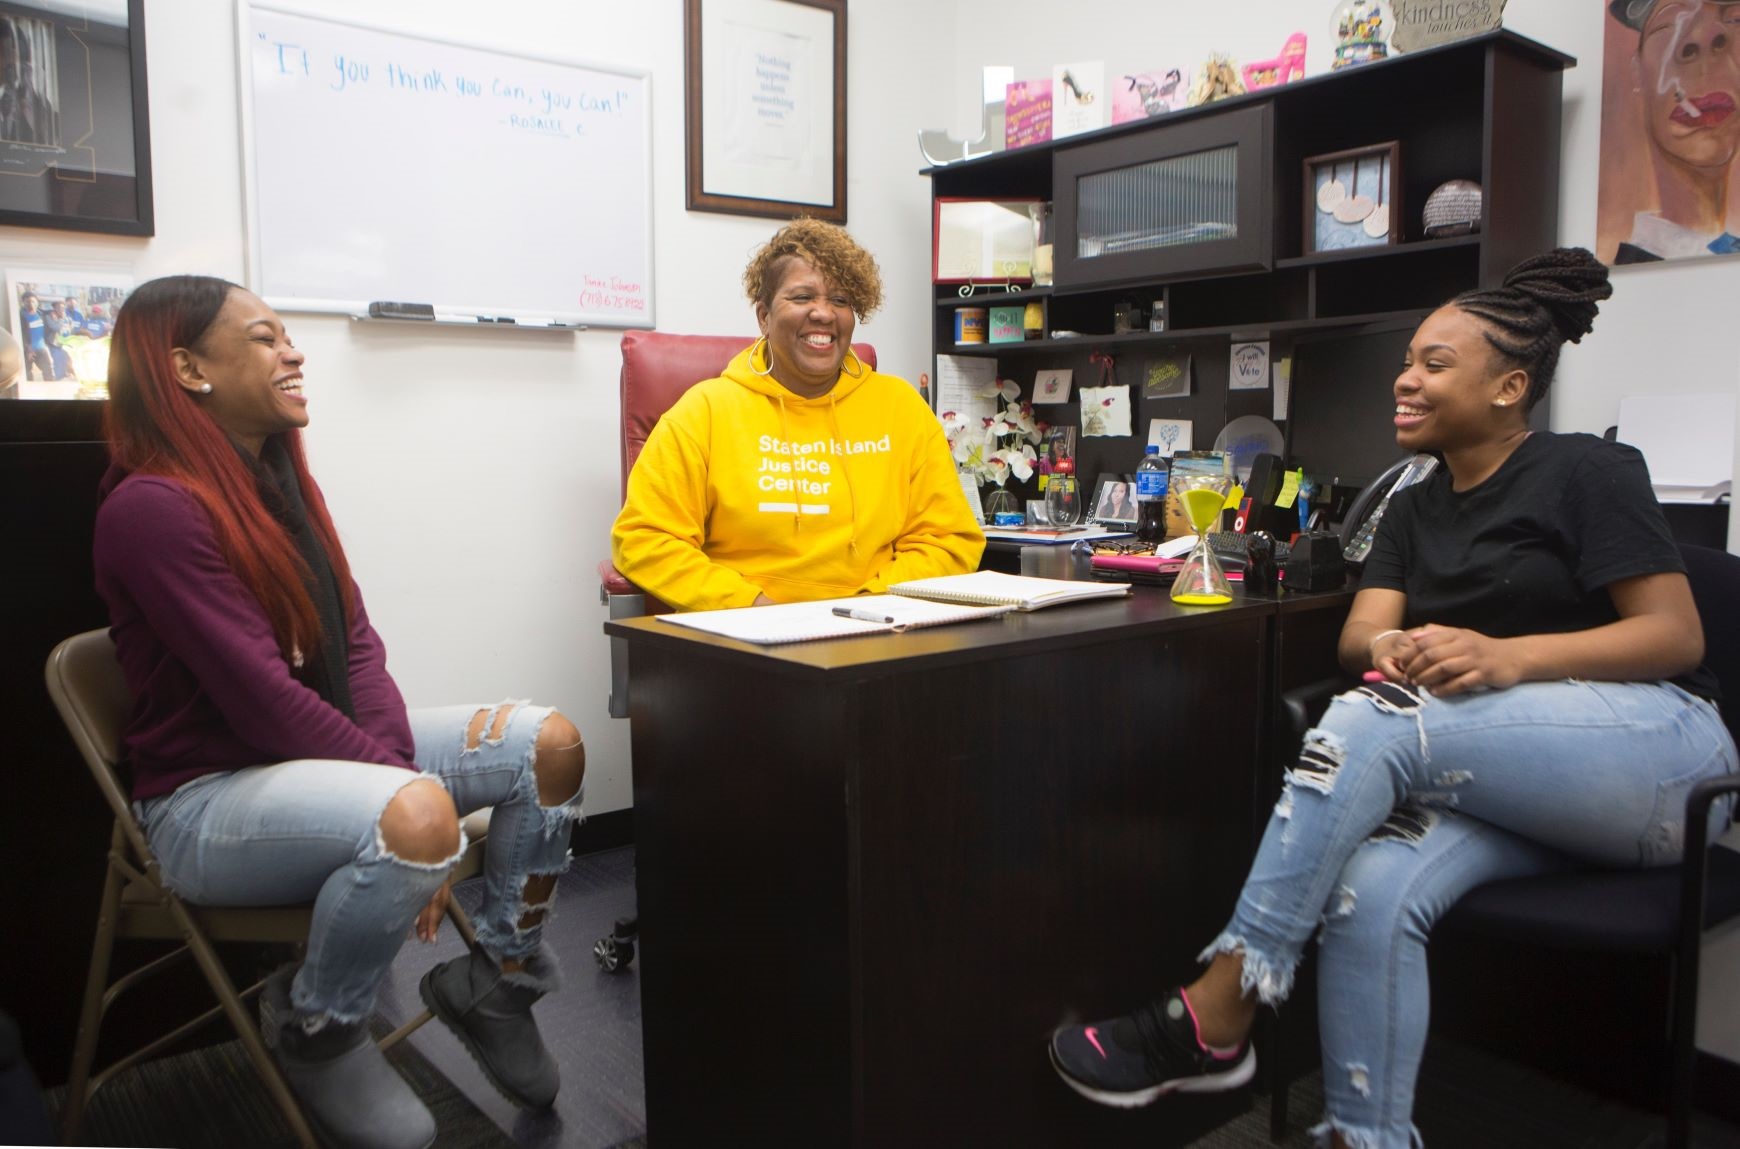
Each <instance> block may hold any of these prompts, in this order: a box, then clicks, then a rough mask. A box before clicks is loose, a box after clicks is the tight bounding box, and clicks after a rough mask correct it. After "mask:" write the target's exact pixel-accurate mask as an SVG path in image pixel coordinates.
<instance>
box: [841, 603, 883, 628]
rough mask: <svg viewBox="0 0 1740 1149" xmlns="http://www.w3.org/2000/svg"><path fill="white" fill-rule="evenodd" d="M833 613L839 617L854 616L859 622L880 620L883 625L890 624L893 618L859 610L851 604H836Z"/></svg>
mask: <svg viewBox="0 0 1740 1149" xmlns="http://www.w3.org/2000/svg"><path fill="white" fill-rule="evenodd" d="M834 613H835V614H837V615H839V616H840V617H841V618H855V619H857V620H858V621H859V622H880V623H882V624H884V625H892V624H893V622H894V619H893V618H892V617H890V616H889V615H886V614H876V613H874V612H872V611H868V610H859V609H858V608H857V607H851V606H837V607H835V608H834Z"/></svg>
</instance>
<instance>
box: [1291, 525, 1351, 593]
mask: <svg viewBox="0 0 1740 1149" xmlns="http://www.w3.org/2000/svg"><path fill="white" fill-rule="evenodd" d="M1346 581H1347V560H1346V559H1344V558H1342V557H1341V540H1340V539H1339V538H1337V537H1336V536H1335V535H1332V534H1329V533H1327V532H1319V531H1313V532H1311V533H1310V534H1305V535H1300V536H1299V537H1298V538H1296V539H1294V540H1293V549H1292V550H1291V551H1289V552H1288V553H1287V567H1286V581H1285V582H1283V583H1282V584H1281V585H1282V586H1284V587H1285V588H1286V589H1287V590H1339V589H1340V588H1341V585H1342V584H1343V583H1345V582H1346Z"/></svg>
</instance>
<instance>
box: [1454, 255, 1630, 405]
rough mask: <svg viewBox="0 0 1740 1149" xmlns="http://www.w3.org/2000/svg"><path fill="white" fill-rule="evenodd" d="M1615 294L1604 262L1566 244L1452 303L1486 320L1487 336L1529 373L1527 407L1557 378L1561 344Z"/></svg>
mask: <svg viewBox="0 0 1740 1149" xmlns="http://www.w3.org/2000/svg"><path fill="white" fill-rule="evenodd" d="M1612 294H1613V287H1612V285H1611V284H1609V283H1608V282H1607V266H1606V265H1605V264H1603V263H1602V262H1601V261H1600V260H1598V259H1596V258H1595V256H1594V255H1593V254H1591V253H1590V252H1589V251H1588V249H1586V248H1581V247H1561V248H1557V249H1555V250H1553V251H1549V252H1547V253H1546V254H1544V255H1537V256H1534V257H1533V258H1531V259H1525V260H1523V261H1522V262H1521V263H1519V264H1517V265H1516V266H1515V267H1513V268H1511V269H1510V272H1509V274H1507V275H1506V276H1505V277H1504V282H1503V283H1502V284H1500V285H1499V286H1498V287H1493V288H1484V289H1479V290H1475V291H1464V292H1463V293H1462V294H1461V295H1458V296H1457V297H1456V298H1454V299H1452V300H1451V301H1450V305H1451V306H1453V307H1456V308H1458V309H1460V310H1462V311H1465V312H1467V313H1468V314H1470V315H1473V316H1475V317H1476V318H1478V319H1481V320H1483V321H1484V326H1485V328H1486V333H1485V334H1486V341H1487V342H1488V343H1490V344H1491V345H1492V347H1493V349H1494V350H1496V351H1497V352H1498V353H1499V354H1500V355H1502V356H1504V358H1505V360H1506V361H1507V362H1508V363H1509V364H1510V365H1511V366H1513V367H1517V368H1521V369H1522V370H1523V371H1525V372H1527V373H1528V376H1529V389H1528V394H1527V395H1526V396H1525V397H1524V399H1523V402H1522V408H1523V410H1525V411H1527V410H1529V409H1530V408H1532V407H1533V406H1534V405H1535V404H1536V403H1538V402H1540V400H1541V397H1542V396H1543V395H1545V394H1546V391H1547V388H1548V386H1550V385H1551V384H1552V381H1553V372H1554V371H1555V369H1556V368H1557V367H1558V364H1559V348H1560V347H1561V346H1562V345H1563V344H1565V343H1567V342H1569V343H1578V342H1581V341H1582V338H1583V336H1585V335H1587V334H1589V332H1590V331H1591V330H1593V328H1594V326H1595V315H1596V312H1597V311H1599V310H1600V308H1599V306H1598V304H1599V302H1600V301H1601V300H1603V299H1606V298H1608V297H1609V296H1611V295H1612Z"/></svg>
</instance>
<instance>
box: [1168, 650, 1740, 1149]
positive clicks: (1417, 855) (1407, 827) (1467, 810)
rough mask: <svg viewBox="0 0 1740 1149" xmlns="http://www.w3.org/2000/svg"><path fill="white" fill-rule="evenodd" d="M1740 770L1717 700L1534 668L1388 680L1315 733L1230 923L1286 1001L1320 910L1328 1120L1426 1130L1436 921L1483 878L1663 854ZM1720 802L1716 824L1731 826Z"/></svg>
mask: <svg viewBox="0 0 1740 1149" xmlns="http://www.w3.org/2000/svg"><path fill="white" fill-rule="evenodd" d="M1735 769H1736V758H1735V749H1734V744H1733V741H1732V740H1731V739H1730V738H1729V735H1728V731H1727V728H1726V727H1725V726H1724V725H1723V723H1722V719H1721V716H1720V715H1719V714H1718V712H1717V710H1716V707H1715V706H1714V705H1712V704H1711V703H1709V702H1706V701H1704V700H1702V699H1699V698H1695V697H1693V696H1692V695H1690V694H1687V693H1686V692H1684V691H1682V690H1680V689H1679V688H1678V687H1676V686H1672V685H1669V684H1666V683H1615V682H1582V681H1562V682H1539V683H1525V684H1523V685H1520V686H1516V687H1512V688H1511V689H1509V690H1497V691H1488V692H1482V693H1476V694H1467V695H1459V696H1455V697H1449V698H1437V697H1434V696H1432V695H1430V694H1428V693H1426V692H1424V691H1421V690H1418V689H1416V688H1412V687H1405V686H1401V685H1398V684H1395V683H1388V682H1385V683H1378V684H1375V685H1368V686H1362V687H1360V688H1358V689H1355V690H1351V691H1348V692H1347V693H1345V694H1343V695H1341V696H1339V697H1338V698H1336V699H1335V700H1334V701H1333V702H1332V703H1331V704H1330V707H1329V710H1328V712H1327V713H1326V714H1325V715H1324V717H1323V721H1322V722H1321V723H1320V724H1319V725H1318V727H1317V728H1316V729H1314V730H1312V731H1311V732H1310V733H1308V734H1307V735H1306V736H1305V744H1304V747H1303V748H1302V750H1301V752H1300V755H1299V759H1298V761H1297V763H1295V765H1294V766H1293V768H1292V769H1291V770H1289V771H1288V772H1287V777H1286V785H1285V788H1284V789H1283V791H1282V794H1281V798H1280V800H1279V801H1278V802H1277V803H1276V804H1275V809H1274V812H1273V813H1272V814H1271V815H1270V817H1269V824H1268V828H1267V829H1266V830H1265V831H1264V834H1263V840H1262V844H1261V845H1260V846H1259V847H1258V849H1257V856H1256V860H1255V862H1254V863H1253V864H1252V866H1251V872H1250V876H1249V877H1248V878H1246V880H1245V885H1244V889H1243V890H1242V891H1241V892H1240V894H1239V899H1238V904H1237V907H1236V908H1235V910H1234V912H1233V916H1232V920H1231V922H1230V923H1228V925H1227V927H1226V929H1225V931H1224V932H1223V933H1222V934H1221V935H1220V936H1219V937H1218V938H1216V939H1215V941H1214V942H1213V943H1212V944H1211V945H1210V946H1209V947H1208V949H1207V950H1205V951H1204V953H1203V955H1202V956H1203V959H1204V960H1207V959H1209V958H1210V957H1212V956H1213V955H1215V954H1217V953H1223V952H1233V951H1236V950H1242V951H1243V952H1244V968H1243V984H1244V987H1245V989H1246V990H1248V991H1254V992H1255V993H1256V994H1257V996H1258V998H1259V999H1260V1000H1261V1001H1263V1002H1266V1003H1268V1004H1270V1005H1276V1004H1278V1003H1279V1002H1280V1001H1281V1000H1283V999H1284V998H1285V997H1286V996H1287V994H1288V992H1289V991H1290V989H1291V988H1292V982H1293V971H1294V967H1295V966H1296V964H1297V963H1298V960H1299V955H1300V953H1301V951H1302V950H1303V949H1304V947H1305V944H1306V942H1307V941H1308V940H1309V939H1310V937H1311V935H1312V933H1313V932H1315V931H1316V930H1317V929H1318V928H1319V926H1321V927H1322V934H1321V942H1320V953H1319V958H1320V964H1319V972H1318V991H1319V992H1318V1011H1319V1026H1320V1029H1321V1032H1322V1043H1323V1092H1324V1100H1325V1106H1326V1109H1327V1113H1326V1117H1325V1121H1324V1124H1323V1125H1321V1126H1319V1127H1318V1128H1317V1129H1316V1130H1314V1132H1315V1133H1316V1134H1317V1135H1318V1137H1319V1138H1321V1139H1323V1140H1324V1141H1327V1137H1328V1133H1329V1130H1330V1129H1331V1128H1334V1129H1335V1130H1338V1131H1340V1132H1341V1134H1342V1136H1343V1137H1344V1138H1345V1139H1346V1140H1347V1141H1348V1143H1349V1144H1350V1145H1353V1146H1354V1147H1355V1149H1388V1147H1391V1146H1409V1145H1412V1144H1417V1143H1418V1141H1419V1134H1418V1132H1417V1131H1416V1130H1415V1129H1414V1127H1413V1124H1412V1122H1411V1120H1410V1116H1411V1111H1412V1108H1413V1099H1414V1082H1415V1078H1416V1076H1417V1075H1418V1072H1419V1067H1420V1057H1421V1054H1422V1052H1423V1050H1424V1048H1425V1044H1426V1028H1427V1017H1428V1013H1429V1006H1430V1002H1429V991H1428V986H1427V978H1426V948H1425V947H1426V937H1427V934H1428V933H1429V932H1430V930H1431V928H1432V925H1433V923H1434V922H1436V921H1437V920H1438V918H1439V917H1440V916H1441V915H1442V914H1443V913H1444V912H1445V911H1446V910H1447V909H1449V907H1450V906H1451V905H1452V904H1453V903H1454V902H1455V901H1456V899H1457V898H1459V897H1461V896H1462V895H1463V894H1464V893H1466V892H1467V891H1468V890H1470V889H1472V888H1473V887H1475V886H1477V885H1480V884H1481V883H1483V882H1488V881H1492V880H1494V879H1497V878H1508V877H1519V876H1523V875H1530V874H1540V873H1548V872H1552V871H1555V870H1561V869H1565V868H1568V867H1570V866H1572V865H1575V864H1578V863H1582V864H1589V863H1593V864H1597V865H1603V866H1612V867H1616V868H1624V867H1647V866H1658V865H1665V864H1668V863H1672V862H1675V861H1677V860H1678V859H1679V857H1680V853H1681V850H1682V848H1683V844H1684V827H1683V826H1682V824H1681V823H1682V821H1683V819H1684V817H1685V803H1686V796H1687V793H1688V792H1689V791H1690V789H1691V787H1692V785H1693V784H1694V783H1696V782H1698V781H1699V780H1701V779H1704V778H1709V777H1715V776H1720V775H1723V774H1727V773H1731V772H1733V771H1734V770H1735ZM1728 820H1729V809H1728V803H1727V800H1725V799H1722V800H1718V801H1717V803H1716V809H1714V810H1712V812H1711V826H1710V829H1711V839H1712V840H1714V838H1715V837H1716V836H1717V835H1718V834H1720V833H1721V832H1723V830H1724V829H1725V827H1726V826H1727V824H1728Z"/></svg>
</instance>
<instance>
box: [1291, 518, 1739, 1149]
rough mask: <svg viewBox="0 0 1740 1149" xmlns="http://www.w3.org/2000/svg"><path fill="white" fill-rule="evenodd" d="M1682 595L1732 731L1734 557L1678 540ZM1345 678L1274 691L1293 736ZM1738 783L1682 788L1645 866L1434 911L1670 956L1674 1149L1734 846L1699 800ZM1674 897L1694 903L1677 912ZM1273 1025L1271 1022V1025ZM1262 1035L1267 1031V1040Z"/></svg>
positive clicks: (1461, 923)
mask: <svg viewBox="0 0 1740 1149" xmlns="http://www.w3.org/2000/svg"><path fill="white" fill-rule="evenodd" d="M1680 551H1681V554H1682V555H1683V556H1684V558H1685V562H1686V573H1687V577H1688V578H1689V580H1690V581H1691V584H1692V597H1693V598H1694V599H1695V600H1696V602H1697V604H1698V613H1699V615H1700V616H1701V618H1702V620H1703V625H1704V661H1705V664H1706V665H1707V666H1708V667H1709V668H1710V671H1711V672H1712V673H1713V674H1714V675H1715V676H1716V679H1717V681H1718V682H1719V683H1720V684H1721V688H1722V694H1723V696H1724V697H1725V698H1726V699H1728V702H1727V704H1726V706H1725V708H1724V714H1723V717H1724V719H1725V720H1726V722H1727V724H1728V729H1729V732H1730V733H1733V734H1734V736H1735V738H1736V740H1740V557H1736V556H1734V555H1731V554H1728V553H1727V552H1726V551H1718V550H1711V549H1709V548H1707V547H1695V546H1682V547H1681V548H1680ZM1347 685H1348V684H1347V683H1346V682H1345V681H1340V680H1333V681H1322V682H1316V683H1312V684H1310V685H1308V686H1304V687H1301V688H1299V689H1298V690H1294V691H1290V692H1288V694H1287V695H1285V696H1284V697H1283V712H1284V713H1285V714H1286V716H1287V718H1288V721H1289V722H1290V724H1291V725H1292V726H1293V732H1294V734H1295V735H1296V737H1297V741H1295V743H1294V745H1293V749H1294V750H1295V751H1296V750H1297V746H1298V744H1299V742H1302V741H1303V739H1304V737H1305V731H1306V730H1307V729H1308V728H1309V727H1310V725H1311V723H1312V722H1314V721H1315V720H1316V718H1317V717H1318V716H1320V715H1321V714H1322V713H1323V710H1324V708H1325V707H1326V706H1327V705H1328V704H1329V700H1330V699H1331V698H1332V697H1334V695H1335V694H1336V693H1338V692H1339V691H1341V690H1343V689H1346V687H1347ZM1736 793H1740V776H1730V777H1727V778H1721V779H1713V780H1710V781H1706V782H1702V783H1699V784H1698V785H1697V786H1695V787H1693V789H1692V792H1691V794H1690V796H1689V797H1688V798H1687V800H1686V820H1685V835H1686V837H1685V857H1686V859H1687V860H1686V861H1685V862H1682V863H1681V864H1679V865H1675V866H1661V867H1658V868H1655V869H1650V870H1617V871H1615V870H1592V871H1582V872H1578V873H1569V874H1554V875H1548V876H1544V877H1532V878H1512V879H1507V880H1505V881H1499V882H1489V883H1488V884H1486V885H1484V886H1478V887H1476V888H1475V889H1473V890H1470V891H1469V892H1468V893H1467V894H1466V895H1465V896H1464V897H1463V898H1462V900H1461V901H1459V902H1457V903H1456V905H1455V906H1453V907H1452V908H1451V909H1450V912H1449V913H1447V914H1445V915H1444V917H1443V919H1442V920H1440V921H1439V923H1438V925H1437V928H1436V929H1435V930H1434V936H1436V937H1442V936H1444V935H1445V934H1447V933H1461V934H1480V935H1484V936H1486V937H1490V938H1492V939H1494V940H1497V941H1502V942H1508V943H1516V944H1521V945H1530V946H1538V947H1545V948H1557V949H1568V950H1577V951H1599V952H1606V953H1628V954H1656V955H1665V956H1669V957H1671V959H1672V963H1673V984H1672V997H1671V1007H1670V1018H1669V1029H1668V1032H1669V1041H1670V1047H1671V1059H1670V1079H1669V1095H1668V1109H1667V1118H1668V1136H1667V1142H1666V1144H1667V1149H1684V1147H1685V1146H1686V1144H1687V1138H1688V1135H1689V1131H1690V1128H1691V1112H1692V1089H1693V1084H1694V1075H1693V1067H1694V1065H1695V1062H1696V1059H1697V1049H1696V1047H1695V1045H1694V1043H1693V1039H1694V1037H1695V1036H1696V1027H1697V1013H1698V959H1699V956H1700V953H1701V949H1702V944H1703V933H1704V931H1705V930H1707V929H1710V928H1712V927H1714V926H1717V925H1720V924H1722V923H1723V922H1726V921H1729V920H1731V919H1733V918H1736V917H1740V852H1736V851H1734V850H1730V849H1728V848H1726V847H1724V846H1719V845H1718V846H1716V847H1714V848H1709V843H1708V841H1707V825H1708V822H1709V813H1710V806H1711V804H1712V803H1713V802H1714V801H1715V800H1716V799H1717V798H1719V797H1721V796H1722V795H1724V794H1736ZM1685 906H1701V907H1702V908H1703V912H1702V914H1688V913H1684V912H1683V911H1682V907H1685ZM1278 1028H1279V1027H1278V1026H1277V1027H1275V1029H1277V1030H1278ZM1271 1040H1274V1039H1273V1038H1271ZM1272 1088H1273V1093H1272V1095H1271V1098H1270V1111H1269V1125H1270V1135H1271V1136H1272V1137H1274V1138H1276V1139H1279V1138H1280V1137H1281V1135H1282V1134H1283V1132H1284V1131H1285V1130H1286V1127H1287V1087H1286V1081H1285V1079H1284V1074H1279V1073H1277V1075H1276V1076H1275V1078H1273V1080H1272Z"/></svg>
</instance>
